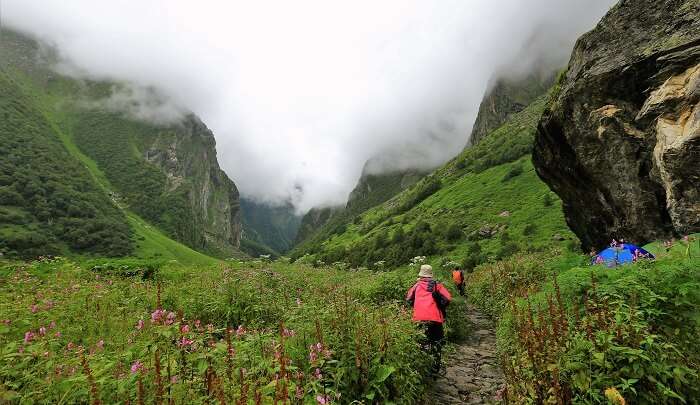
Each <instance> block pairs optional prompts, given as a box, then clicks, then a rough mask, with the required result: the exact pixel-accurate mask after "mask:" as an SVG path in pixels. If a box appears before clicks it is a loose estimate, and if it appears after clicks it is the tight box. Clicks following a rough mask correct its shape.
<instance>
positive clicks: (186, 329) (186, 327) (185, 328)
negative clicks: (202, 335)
mask: <svg viewBox="0 0 700 405" xmlns="http://www.w3.org/2000/svg"><path fill="white" fill-rule="evenodd" d="M189 331H190V325H187V324H184V325H182V326H180V332H182V333H187V332H189Z"/></svg>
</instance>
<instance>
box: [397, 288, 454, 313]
mask: <svg viewBox="0 0 700 405" xmlns="http://www.w3.org/2000/svg"><path fill="white" fill-rule="evenodd" d="M437 285H438V282H437V281H435V280H430V281H429V282H428V292H429V293H431V294H432V296H433V300H435V304H436V305H437V307H438V309H439V310H440V312H442V316H443V317H445V318H447V306H448V305H449V304H450V300H448V299H447V298H445V296H443V295H442V294H440V291H438V289H437ZM406 302H408V305H410V306H411V307H413V305H415V303H416V289H415V288H414V289H413V292H412V293H411V296H410V297H408V299H407V300H406Z"/></svg>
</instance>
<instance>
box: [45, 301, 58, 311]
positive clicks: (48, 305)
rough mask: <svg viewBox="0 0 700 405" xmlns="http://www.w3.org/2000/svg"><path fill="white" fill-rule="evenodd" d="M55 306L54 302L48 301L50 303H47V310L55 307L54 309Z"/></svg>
mask: <svg viewBox="0 0 700 405" xmlns="http://www.w3.org/2000/svg"><path fill="white" fill-rule="evenodd" d="M54 305H56V303H55V302H53V301H52V300H48V301H46V309H47V310H49V309H51V308H53V307H54Z"/></svg>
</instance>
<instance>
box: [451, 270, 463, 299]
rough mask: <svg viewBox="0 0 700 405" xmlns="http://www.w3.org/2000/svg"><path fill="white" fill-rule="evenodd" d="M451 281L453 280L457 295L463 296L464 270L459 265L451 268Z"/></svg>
mask: <svg viewBox="0 0 700 405" xmlns="http://www.w3.org/2000/svg"><path fill="white" fill-rule="evenodd" d="M452 281H454V282H455V286H457V291H459V295H461V296H464V271H462V270H460V268H459V267H455V268H454V270H452Z"/></svg>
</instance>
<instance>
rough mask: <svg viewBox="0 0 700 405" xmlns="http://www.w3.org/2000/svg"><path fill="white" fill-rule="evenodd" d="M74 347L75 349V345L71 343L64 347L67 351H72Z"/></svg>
mask: <svg viewBox="0 0 700 405" xmlns="http://www.w3.org/2000/svg"><path fill="white" fill-rule="evenodd" d="M74 347H75V344H74V343H73V342H68V345H67V346H66V349H68V350H73V348H74Z"/></svg>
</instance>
